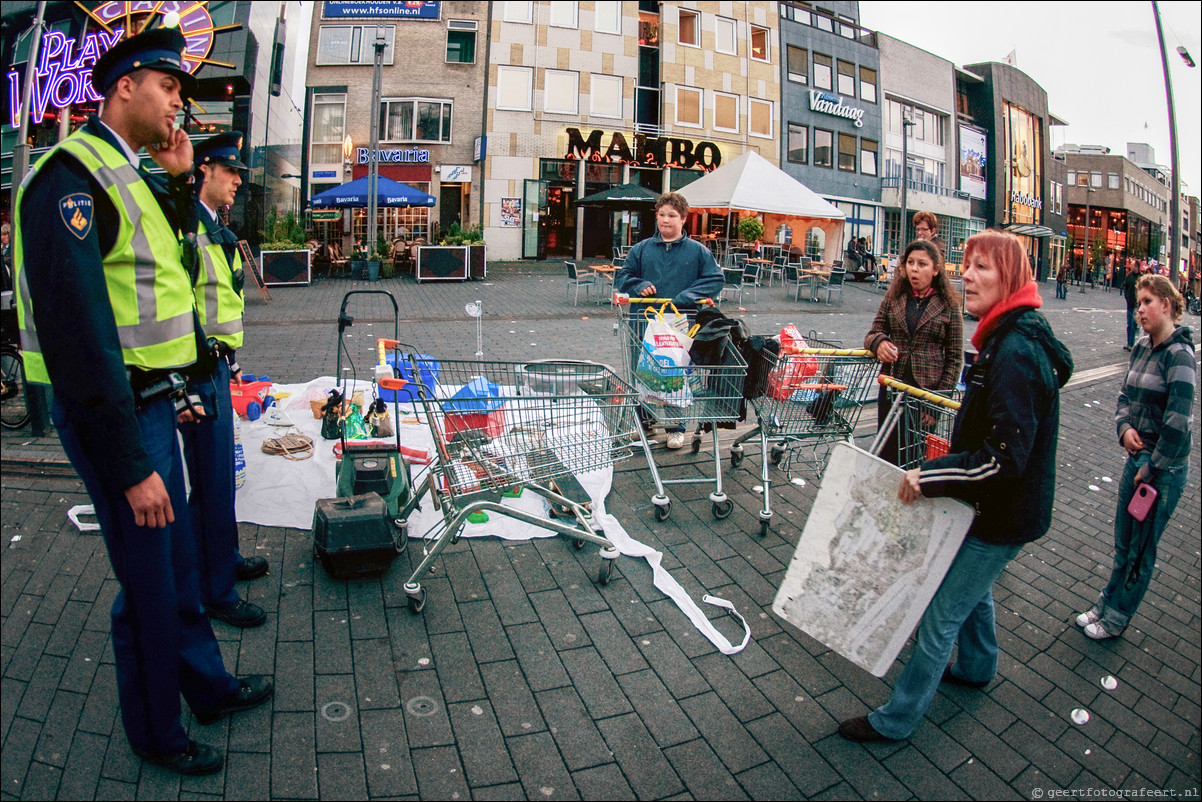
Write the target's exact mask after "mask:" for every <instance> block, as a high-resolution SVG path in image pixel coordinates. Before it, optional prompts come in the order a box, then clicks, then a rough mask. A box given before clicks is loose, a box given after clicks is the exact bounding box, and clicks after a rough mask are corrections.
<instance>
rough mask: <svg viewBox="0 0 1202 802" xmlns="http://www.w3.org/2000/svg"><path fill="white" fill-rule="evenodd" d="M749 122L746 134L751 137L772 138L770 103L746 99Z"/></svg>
mask: <svg viewBox="0 0 1202 802" xmlns="http://www.w3.org/2000/svg"><path fill="white" fill-rule="evenodd" d="M747 110H748V112H749V116H750V120H749V121H748V123H747V132H748V133H749V134H751V135H752V136H766V137H771V136H772V103H770V102H769V101H767V100H756V99H755V98H747Z"/></svg>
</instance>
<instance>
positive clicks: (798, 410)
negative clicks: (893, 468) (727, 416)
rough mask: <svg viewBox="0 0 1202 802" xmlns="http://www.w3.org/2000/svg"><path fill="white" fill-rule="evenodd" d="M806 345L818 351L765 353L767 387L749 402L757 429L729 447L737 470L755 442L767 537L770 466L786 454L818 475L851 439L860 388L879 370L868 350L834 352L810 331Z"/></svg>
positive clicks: (763, 529)
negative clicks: (837, 446) (839, 445)
mask: <svg viewBox="0 0 1202 802" xmlns="http://www.w3.org/2000/svg"><path fill="white" fill-rule="evenodd" d="M806 342H808V343H811V344H814V345H816V346H818V347H813V348H806V349H804V350H802V351H801V352H799V353H795V354H781V355H779V356H777V355H774V354H771V353H766V354H765V359H766V360H767V364H766V365H765V367H766V368H767V384H766V387H765V389H764V392H763V394H762V395H759V396H758V397H756V398H752V399H751V405H752V406H753V407H754V408H755V414H756V419H757V425H756V427H755V428H754V429H752V430H751V431H749V432H747V433H746V434H744V435H742V436H741V437H739V438H738V439H737V440H735V442H734V443H733V444H732V445H731V448H730V464H731V467H732V468H737V467H738V466H739V465H740V464H741V463H742V462H743V443H745V442H747V441H749V440H751V439H753V438H756V437H758V438H759V441H760V449H761V453H762V457H763V458H762V460H761V462H762V464H761V466H760V478H761V480H762V482H763V497H764V505H763V508H762V509H761V510H760V514H759V517H760V534H761V535H766V534H768V529H769V527H770V525H771V521H772V499H771V487H772V479H771V472H770V464H769V463H771V465H779V464H780V463H781V461H782V460H784V459H785V456H786V455H788V457H789V465H788V466H787V467H790V468H791V467H792V465H793V464H795V463H796V464H799V465H805V466H808V467H811V468H813V469H814V471H815V472H820V471H821V469H822V467H823V465H824V464H825V461H826V455H827V453H828V452H829V451H830V448H831V446H833V445H834V444H835V443H836V442H838V441H840V440H850V439H851V433H852V431H853V430H854V429H855V428H856V423H857V422H858V421H859V419H860V410H861V409H862V408H863V407H862V398H861V395H862V393H861V392H860V389H861V388H862V387H863V386H864V385H865V384H867V383H870V382H871V381H872V374H873V372H874V371H876V370H878V369H879V365H878V364H877V361H876V357H874V356H873V354H872V352H871V351H865V350H862V349H844V348H838V347H837V344H836V343H828V342H823V341H821V340H817V339H814V338H813V336H812V333H811V337H809V338H807V340H806ZM769 441H771V442H772V445H771V449H770V448H769Z"/></svg>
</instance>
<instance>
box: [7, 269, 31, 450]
mask: <svg viewBox="0 0 1202 802" xmlns="http://www.w3.org/2000/svg"><path fill="white" fill-rule="evenodd" d="M4 294H5V295H6V296H9V295H11V293H8V292H5V293H4ZM5 300H7V299H5ZM6 305H7V304H6ZM2 314H3V319H2V320H0V329H2V331H3V336H2V338H0V425H2V426H3V427H4V428H5V429H20V428H21V427H23V426H25V425H26V424H27V423H29V418H30V415H29V404H28V403H27V401H26V399H25V360H24V359H23V358H22V356H21V348H20V345H19V344H18V342H19V341H18V339H17V336H16V332H17V320H16V318H17V312H16V310H15V309H9V308H6V309H4V310H3V313H2Z"/></svg>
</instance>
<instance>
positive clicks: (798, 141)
mask: <svg viewBox="0 0 1202 802" xmlns="http://www.w3.org/2000/svg"><path fill="white" fill-rule="evenodd" d="M787 147H788V150H787V153H788V159H789V161H790V162H792V163H793V164H805V163H806V162H807V161H809V157H810V129H809V128H808V127H806V126H804V125H798V124H797V123H789V141H788V143H787Z"/></svg>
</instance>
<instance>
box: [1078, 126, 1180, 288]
mask: <svg viewBox="0 0 1202 802" xmlns="http://www.w3.org/2000/svg"><path fill="white" fill-rule="evenodd" d="M1057 152H1058V153H1060V154H1062V155H1063V156H1064V160H1065V164H1066V166H1067V171H1068V176H1067V184H1068V187H1067V190H1066V199H1067V202H1068V232H1069V234H1070V236H1071V237H1072V248H1071V255H1072V259H1073V264H1074V266H1076V267H1078V268H1079V267H1080V265H1081V261H1082V258H1083V254H1084V253H1085V241H1086V225H1085V220H1086V211H1087V206H1088V212H1089V231H1088V237H1089V253H1090V255H1091V262H1092V264H1093V266H1094V267H1095V269H1097V270H1099V271H1100V273H1101V275H1103V276H1105V275H1108V274H1109V275H1110V276H1111V279H1112V280H1114V281H1118V280H1121V272H1122V271H1123V270H1126V269H1129V268H1131V267H1132V266H1134V265H1136V264H1146V263H1148V262H1149V261H1154V262H1157V263H1163V262H1164V253H1165V252H1166V249H1167V238H1166V236H1165V224H1166V222H1167V220H1168V214H1169V211H1168V210H1169V200H1168V198H1169V188H1168V186H1167V185H1166V184H1167V176H1165V174H1164V173H1161V172H1160V171H1157V170H1148V169H1145V168H1144V167H1140V166H1139V165H1137V164H1136V163H1135V162H1133V161H1131V160H1130V159H1128V158H1127V157H1125V156H1122V155H1120V154H1117V153H1111V152H1110V149H1109V148H1107V147H1104V146H1101V145H1064V146H1063V147H1061V148H1058V149H1057Z"/></svg>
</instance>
